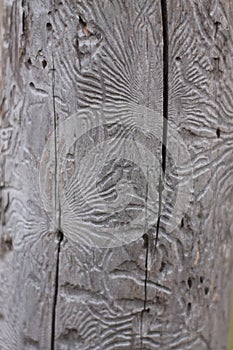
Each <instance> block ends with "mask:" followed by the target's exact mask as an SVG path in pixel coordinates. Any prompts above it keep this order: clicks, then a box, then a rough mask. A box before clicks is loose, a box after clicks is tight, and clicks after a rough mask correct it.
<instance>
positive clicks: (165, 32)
mask: <svg viewBox="0 0 233 350" xmlns="http://www.w3.org/2000/svg"><path fill="white" fill-rule="evenodd" d="M161 14H162V30H163V136H162V164H161V170H160V178H159V209H158V219H157V226H156V236H155V251H156V248H157V243H158V236H159V229H160V218H161V211H162V195H163V186H164V179H165V174H166V158H167V129H168V99H169V83H168V69H169V56H168V55H169V52H168V45H169V42H168V18H167V0H161Z"/></svg>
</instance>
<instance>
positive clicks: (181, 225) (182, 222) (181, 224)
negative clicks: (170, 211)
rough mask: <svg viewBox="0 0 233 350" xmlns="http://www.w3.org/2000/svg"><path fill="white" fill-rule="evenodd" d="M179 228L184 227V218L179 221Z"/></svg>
mask: <svg viewBox="0 0 233 350" xmlns="http://www.w3.org/2000/svg"><path fill="white" fill-rule="evenodd" d="M180 227H184V218H182V219H181V222H180Z"/></svg>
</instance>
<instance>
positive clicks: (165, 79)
mask: <svg viewBox="0 0 233 350" xmlns="http://www.w3.org/2000/svg"><path fill="white" fill-rule="evenodd" d="M161 16H162V35H163V135H162V150H161V151H162V152H161V169H160V177H159V208H158V218H157V225H156V236H155V242H154V254H155V253H156V248H157V243H158V236H159V229H160V218H161V212H162V195H163V185H164V179H165V173H166V160H167V133H168V102H169V101H168V99H169V83H168V70H169V51H168V49H169V48H168V45H169V42H168V17H167V0H161ZM146 205H147V203H146ZM145 232H146V230H145ZM143 239H144V246H145V248H146V257H145V287H144V309H143V310H142V311H141V317H140V343H141V350H142V349H143V315H144V313H145V312H149V311H150V310H149V309H148V308H147V284H148V272H149V271H148V259H149V249H150V237H149V235H148V234H147V233H145V234H144V235H143Z"/></svg>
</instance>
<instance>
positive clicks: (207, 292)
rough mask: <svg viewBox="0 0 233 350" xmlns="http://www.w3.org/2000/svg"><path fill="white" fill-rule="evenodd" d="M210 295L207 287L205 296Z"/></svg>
mask: <svg viewBox="0 0 233 350" xmlns="http://www.w3.org/2000/svg"><path fill="white" fill-rule="evenodd" d="M208 294H209V288H208V287H205V295H208Z"/></svg>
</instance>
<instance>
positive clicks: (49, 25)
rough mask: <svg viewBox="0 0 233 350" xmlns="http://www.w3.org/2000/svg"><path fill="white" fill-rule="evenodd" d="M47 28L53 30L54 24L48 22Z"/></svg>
mask: <svg viewBox="0 0 233 350" xmlns="http://www.w3.org/2000/svg"><path fill="white" fill-rule="evenodd" d="M46 28H47V29H48V30H52V24H51V23H49V22H48V23H47V24H46Z"/></svg>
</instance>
